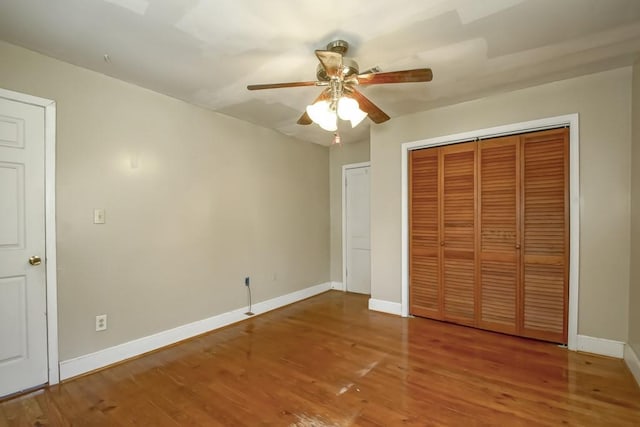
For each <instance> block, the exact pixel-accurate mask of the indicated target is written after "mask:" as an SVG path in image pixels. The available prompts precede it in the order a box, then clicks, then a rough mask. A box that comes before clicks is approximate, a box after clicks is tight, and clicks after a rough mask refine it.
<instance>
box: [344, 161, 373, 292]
mask: <svg viewBox="0 0 640 427" xmlns="http://www.w3.org/2000/svg"><path fill="white" fill-rule="evenodd" d="M345 183H346V188H345V191H346V197H345V217H346V224H345V235H346V239H345V242H346V248H345V250H346V283H345V288H346V290H347V291H349V292H358V293H362V294H370V293H371V244H370V237H369V236H370V232H369V225H370V212H369V205H370V197H369V167H368V166H367V167H358V168H353V169H351V168H348V169H345Z"/></svg>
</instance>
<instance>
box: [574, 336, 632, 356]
mask: <svg viewBox="0 0 640 427" xmlns="http://www.w3.org/2000/svg"><path fill="white" fill-rule="evenodd" d="M576 350H578V351H584V352H585V353H593V354H599V355H601V356H610V357H617V358H618V359H622V357H623V356H624V343H623V342H622V341H614V340H608V339H605V338H594V337H589V336H587V335H578V345H577V346H576Z"/></svg>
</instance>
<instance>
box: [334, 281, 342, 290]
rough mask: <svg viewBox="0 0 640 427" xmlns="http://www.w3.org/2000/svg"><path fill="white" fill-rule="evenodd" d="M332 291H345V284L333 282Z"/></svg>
mask: <svg viewBox="0 0 640 427" xmlns="http://www.w3.org/2000/svg"><path fill="white" fill-rule="evenodd" d="M331 289H335V290H336V291H344V283H342V282H331Z"/></svg>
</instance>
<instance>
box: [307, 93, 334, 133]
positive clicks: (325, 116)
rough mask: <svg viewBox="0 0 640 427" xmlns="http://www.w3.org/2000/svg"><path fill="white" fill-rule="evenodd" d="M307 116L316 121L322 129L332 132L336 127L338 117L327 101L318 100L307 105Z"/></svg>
mask: <svg viewBox="0 0 640 427" xmlns="http://www.w3.org/2000/svg"><path fill="white" fill-rule="evenodd" d="M307 114H308V115H309V118H311V120H313V121H314V122H315V123H317V124H318V125H319V126H320V127H321V128H322V129H324V130H326V131H329V132H334V131H336V130H337V129H338V119H337V117H336V112H335V111H333V110H332V109H331V103H330V102H329V101H324V100H323V101H318V102H316V103H315V104H312V105H308V106H307Z"/></svg>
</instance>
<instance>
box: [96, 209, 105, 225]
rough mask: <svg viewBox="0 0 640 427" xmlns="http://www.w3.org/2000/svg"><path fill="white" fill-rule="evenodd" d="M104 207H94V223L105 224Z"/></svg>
mask: <svg viewBox="0 0 640 427" xmlns="http://www.w3.org/2000/svg"><path fill="white" fill-rule="evenodd" d="M104 222H105V221H104V209H94V210H93V223H94V224H104Z"/></svg>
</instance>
